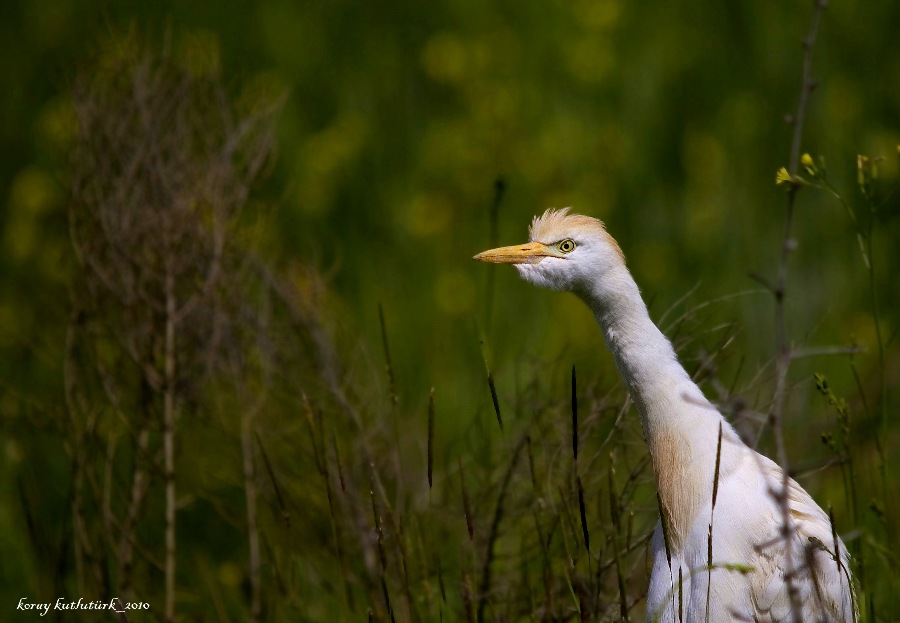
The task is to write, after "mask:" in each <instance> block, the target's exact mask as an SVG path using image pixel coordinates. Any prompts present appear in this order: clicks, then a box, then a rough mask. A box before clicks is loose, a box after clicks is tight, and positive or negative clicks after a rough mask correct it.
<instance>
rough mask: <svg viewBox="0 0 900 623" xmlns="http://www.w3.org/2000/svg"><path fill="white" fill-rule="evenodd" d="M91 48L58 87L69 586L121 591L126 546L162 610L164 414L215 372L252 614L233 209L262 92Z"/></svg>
mask: <svg viewBox="0 0 900 623" xmlns="http://www.w3.org/2000/svg"><path fill="white" fill-rule="evenodd" d="M105 52H106V55H105V56H103V57H102V58H101V59H100V61H99V62H97V63H96V64H95V65H93V66H92V67H90V68H89V69H88V70H87V71H85V72H84V73H83V74H82V75H81V77H80V79H79V80H78V82H77V84H76V86H75V93H74V103H75V110H76V113H77V117H78V123H79V140H78V143H77V147H76V150H75V153H74V162H73V182H72V189H73V192H72V195H73V200H72V203H71V209H70V214H69V216H70V230H71V237H72V243H73V245H74V247H75V250H76V254H77V258H78V260H79V262H80V265H81V267H82V269H83V270H82V272H81V280H80V283H79V284H78V285H77V288H76V290H75V291H74V292H73V298H74V305H75V311H74V313H73V322H72V326H71V331H70V340H69V341H70V348H69V352H68V361H67V364H68V365H67V374H66V386H67V390H68V391H67V395H68V403H69V404H68V406H69V415H70V448H71V451H72V454H73V460H74V473H75V488H74V494H73V501H72V505H73V515H74V524H75V526H76V529H75V550H76V563H77V567H78V570H79V578H78V584H79V588H80V589H82V592H83V593H84V589H92V590H89V591H88V592H89V593H91V592H93V591H95V590H99V591H100V593H101V594H104V595H107V594H115V595H122V596H128V595H129V594H130V592H131V587H132V585H133V578H132V568H133V564H134V556H135V551H138V552H140V553H141V554H142V555H143V557H144V558H145V559H146V560H147V561H149V562H150V563H151V564H152V565H153V566H156V567H161V568H162V569H163V570H164V574H165V617H166V619H167V620H172V619H173V618H174V613H175V590H176V560H177V559H178V556H177V549H176V530H175V526H176V507H177V504H178V500H177V497H176V463H177V457H178V441H177V436H176V430H177V427H178V426H179V422H180V421H181V419H182V418H183V417H193V416H194V414H195V413H196V412H197V411H202V410H203V409H204V408H208V405H206V407H204V406H201V405H202V404H203V401H204V400H205V396H204V392H205V388H206V386H207V385H208V383H209V382H210V380H211V379H212V378H213V377H214V376H216V375H221V374H223V373H226V374H228V375H230V376H231V377H232V378H233V379H235V384H236V386H238V387H239V388H240V390H239V392H238V393H239V394H240V397H241V399H242V400H243V401H244V402H243V403H242V404H244V405H245V408H244V410H243V414H242V415H241V418H242V423H241V426H240V431H241V438H242V442H243V443H242V445H243V450H244V475H245V483H246V493H247V507H248V516H247V521H248V524H249V526H248V527H249V533H250V541H251V543H250V552H251V558H252V560H251V564H250V566H251V569H252V570H253V572H252V577H251V584H252V608H251V611H252V614H253V616H254V618H258V617H259V615H260V601H259V590H260V587H259V566H260V563H259V557H260V553H259V552H260V546H259V543H258V538H257V536H256V528H255V511H254V508H255V488H254V480H255V475H254V474H255V468H254V463H253V461H254V459H253V444H252V429H253V418H254V417H255V414H256V413H257V412H258V411H259V408H260V406H261V401H263V400H264V396H265V392H259V391H251V389H250V388H248V387H247V384H248V382H249V381H248V379H252V378H256V379H258V380H259V381H258V383H257V385H264V384H265V379H266V378H267V376H268V373H267V369H268V368H267V364H266V361H267V358H268V353H267V346H266V344H265V340H264V339H263V338H262V337H261V336H263V335H265V333H266V331H265V325H266V322H267V317H266V314H265V311H264V310H265V306H264V305H261V304H260V303H261V301H262V300H263V298H264V290H265V288H261V287H256V286H255V285H254V284H255V283H257V282H259V281H260V280H259V278H258V276H256V273H257V272H258V271H256V268H255V265H254V263H253V262H252V261H251V256H250V255H249V254H248V253H246V252H245V251H243V250H242V248H241V246H242V244H244V243H245V242H246V241H245V240H243V239H242V236H243V234H242V224H241V218H242V212H243V210H244V208H245V206H246V204H247V199H248V195H249V193H250V190H251V188H252V186H253V184H254V182H256V181H257V180H258V179H259V178H260V176H261V175H262V174H263V173H264V172H265V168H266V166H267V163H268V162H269V160H270V159H271V155H272V150H273V144H274V142H273V141H274V139H273V132H272V130H273V120H274V112H275V110H276V109H277V107H278V101H277V100H275V99H272V98H269V99H266V98H262V99H256V100H253V98H244V99H243V101H242V102H241V104H240V105H239V104H236V103H235V101H236V100H235V98H234V97H233V96H232V95H231V94H229V93H228V92H227V90H226V88H225V86H224V84H223V81H222V79H221V77H220V75H219V73H218V71H217V70H216V69H215V67H213V68H207V70H206V71H203V72H199V73H197V72H191V71H189V70H188V68H186V67H185V66H183V65H182V64H180V63H179V61H178V60H177V59H176V58H175V57H174V56H173V55H171V54H169V53H167V52H163V53H161V54H159V53H155V52H153V51H152V49H151V48H150V47H148V46H145V45H143V44H142V43H141V42H139V41H138V40H137V38H135V37H129V38H125V39H122V40H120V41H117V45H115V46H109V47H108V48H107V49H106V51H105ZM244 229H245V228H244ZM258 389H259V387H258V386H257V387H254V390H258ZM160 445H161V448H160ZM126 465H130V477H129V478H127V479H123V477H122V475H123V474H124V473H129V472H128V471H126V470H125V466H126ZM160 478H161V479H162V481H163V484H164V489H165V496H164V499H165V502H164V509H165V510H164V515H165V522H164V525H165V548H164V551H163V552H158V551H149V549H148V545H147V544H143V543H142V542H141V540H140V537H139V536H138V530H137V529H138V524H139V522H140V521H141V519H142V518H143V517H144V516H145V515H146V511H145V501H146V498H147V492H148V489H149V487H150V486H151V484H152V483H153V482H155V481H159V479H160ZM98 519H99V520H98ZM110 562H112V564H111V565H110ZM110 568H111V569H113V570H114V573H113V574H112V576H113V577H109V574H108V570H109V569H110ZM84 594H88V593H84Z"/></svg>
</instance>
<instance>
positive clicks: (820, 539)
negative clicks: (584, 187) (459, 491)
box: [475, 210, 856, 623]
mask: <svg viewBox="0 0 900 623" xmlns="http://www.w3.org/2000/svg"><path fill="white" fill-rule="evenodd" d="M529 233H530V242H529V243H527V244H524V245H520V246H518V247H504V248H501V249H492V250H490V251H485V252H484V253H480V254H479V255H477V256H475V257H476V259H479V260H482V261H489V262H497V263H508V264H514V265H515V267H516V268H517V269H518V270H519V273H520V274H521V276H522V277H523V278H524V279H526V280H527V281H530V282H532V283H535V284H537V285H540V286H543V287H548V288H552V289H555V290H567V291H571V292H574V293H575V294H577V295H578V296H579V297H580V298H581V299H582V300H583V301H584V302H585V303H586V304H587V305H588V306H589V307H590V308H591V311H593V313H594V316H595V317H596V319H597V322H598V323H599V324H600V328H601V329H602V331H603V335H604V337H605V338H606V344H607V346H608V347H609V349H610V351H611V352H612V354H613V357H614V359H615V362H616V366H617V367H618V369H619V372H620V374H621V375H622V379H623V381H624V382H625V385H626V387H627V388H628V391H629V393H630V395H631V397H632V399H633V400H634V402H635V404H636V405H637V409H638V413H639V414H640V417H641V423H642V426H643V429H644V437H645V439H646V441H647V445H648V447H649V450H650V456H651V458H652V461H653V469H654V472H655V475H656V481H657V486H658V491H659V498H660V504H661V518H660V523H659V524H658V525H657V529H656V531H655V533H654V535H653V539H652V542H651V545H650V549H651V551H650V556H651V559H652V571H651V577H650V586H649V589H648V593H647V620H648V621H666V622H669V621H672V622H674V621H687V622H689V623H693V622H699V621H707V620H709V621H713V622H719V621H766V622H769V621H791V620H792V615H793V614H794V612H793V611H792V606H791V600H790V599H789V596H788V593H787V589H786V586H787V584H786V581H785V573H786V571H787V568H788V564H787V557H786V549H787V545H786V542H785V539H784V538H783V537H781V536H780V529H781V527H782V525H783V513H782V511H781V509H780V508H779V502H778V495H779V492H781V491H782V483H783V474H782V470H781V468H780V467H779V466H778V465H776V464H775V463H774V462H773V461H771V460H770V459H768V458H767V457H765V456H762V455H761V454H759V453H757V452H755V451H754V450H752V449H750V448H749V447H747V446H746V445H745V444H744V443H743V442H742V441H741V439H740V437H738V435H737V434H736V433H735V431H734V429H733V428H732V427H731V425H730V424H729V423H728V422H726V421H725V420H724V418H723V417H722V415H721V414H720V413H719V412H718V410H717V409H716V407H715V406H714V405H713V404H712V403H710V402H709V401H708V400H707V399H706V397H705V396H704V395H703V393H702V392H701V391H700V388H699V387H697V385H696V384H695V383H694V382H693V381H692V380H691V378H690V377H689V376H688V374H687V372H685V370H684V368H683V367H682V366H681V364H680V363H679V362H678V359H677V357H676V355H675V351H674V350H673V348H672V345H671V343H670V342H669V340H668V339H667V338H666V337H665V336H664V335H663V334H662V333H661V332H660V331H659V329H658V328H657V327H656V325H654V324H653V322H652V321H651V319H650V316H649V314H648V313H647V308H646V306H645V305H644V302H643V300H642V299H641V295H640V292H639V291H638V287H637V285H636V284H635V282H634V279H632V277H631V274H630V273H629V272H628V269H627V268H626V266H625V258H624V255H623V254H622V251H621V249H620V248H619V245H618V244H616V241H615V240H614V239H613V238H612V237H611V236H610V235H609V234H608V233H607V231H606V228H605V227H604V226H603V224H602V223H601V222H600V221H598V220H597V219H594V218H591V217H588V216H582V215H577V214H569V213H568V210H548V211H547V212H545V213H544V214H543V215H542V216H540V217H536V218H535V219H534V220H533V221H532V223H531V228H530V232H529ZM570 243H571V244H570ZM720 430H721V435H722V450H721V455H720V458H721V463H720V467H719V478H718V492H717V499H716V506H715V510H713V509H712V504H711V500H712V490H713V481H714V474H715V464H716V454H717V453H716V448H717V444H718V439H719V431H720ZM787 501H788V508H789V516H790V524H791V525H790V529H791V538H790V549H791V556H792V561H793V563H792V568H793V569H794V586H795V588H796V589H797V591H798V592H797V599H796V602H795V603H796V604H799V613H798V614H799V615H800V616H801V617H802V621H804V622H819V621H828V622H840V623H850V622H851V621H854V620H855V616H856V607H855V604H854V598H853V591H852V580H851V578H850V571H849V566H848V565H849V555H848V553H847V549H846V548H845V547H844V544H843V543H842V542H841V541H840V539H835V537H833V531H832V526H831V524H830V521H829V519H828V516H827V515H826V514H825V513H824V512H823V511H822V509H821V508H820V507H819V506H818V505H817V504H816V503H815V501H814V500H813V499H812V498H811V497H810V496H809V494H808V493H806V491H804V490H803V488H802V487H801V486H800V485H799V484H797V482H795V481H794V480H793V479H788V491H787ZM711 521H714V523H713V526H714V527H713V565H712V568H710V567H709V565H708V538H709V526H710V522H711ZM663 522H664V523H665V528H666V530H665V531H663ZM664 532H665V535H666V536H667V537H668V544H667V543H666V542H665V539H664V537H663V535H664ZM667 545H668V546H667ZM835 552H837V555H835ZM739 569H741V570H743V572H742V571H740V570H739ZM679 577H680V578H681V581H680V585H679ZM679 610H680V612H679ZM707 617H708V618H707Z"/></svg>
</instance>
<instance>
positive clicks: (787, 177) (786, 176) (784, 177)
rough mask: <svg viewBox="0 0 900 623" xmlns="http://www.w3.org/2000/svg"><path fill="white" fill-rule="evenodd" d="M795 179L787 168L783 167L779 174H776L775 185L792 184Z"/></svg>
mask: <svg viewBox="0 0 900 623" xmlns="http://www.w3.org/2000/svg"><path fill="white" fill-rule="evenodd" d="M793 181H794V179H793V178H792V177H791V174H790V173H788V170H787V167H781V168H780V169H778V173H776V174H775V183H776V184H790V183H791V182H793Z"/></svg>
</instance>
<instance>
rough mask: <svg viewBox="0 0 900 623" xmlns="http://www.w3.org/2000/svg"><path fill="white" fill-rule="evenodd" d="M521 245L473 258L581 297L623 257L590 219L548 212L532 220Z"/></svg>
mask: <svg viewBox="0 0 900 623" xmlns="http://www.w3.org/2000/svg"><path fill="white" fill-rule="evenodd" d="M528 233H529V236H528V238H529V242H528V243H526V244H522V245H518V246H512V247H500V248H498V249H490V250H488V251H483V252H481V253H479V254H478V255H476V256H475V258H474V259H476V260H480V261H482V262H492V263H495V264H513V265H515V267H516V269H517V270H518V271H519V275H521V277H522V278H523V279H525V280H526V281H530V282H531V283H533V284H535V285H538V286H541V287H544V288H550V289H552V290H567V291H570V292H574V293H576V294H579V295H582V294H584V293H587V292H588V291H590V290H591V288H592V285H593V284H594V282H596V280H597V279H602V278H603V275H604V273H606V272H607V271H608V270H609V269H610V268H614V267H617V266H623V265H624V263H625V257H624V255H623V254H622V250H621V249H620V248H619V245H618V244H617V243H616V241H615V239H613V237H612V236H610V235H609V234H608V233H607V231H606V228H605V227H604V226H603V223H602V222H600V221H599V220H597V219H595V218H592V217H590V216H584V215H581V214H569V209H568V208H563V209H562V210H554V209H552V208H551V209H549V210H547V211H546V212H544V213H543V214H542V215H541V216H536V217H534V219H533V220H532V221H531V227H529V229H528Z"/></svg>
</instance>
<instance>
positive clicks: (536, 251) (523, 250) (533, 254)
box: [473, 242, 557, 264]
mask: <svg viewBox="0 0 900 623" xmlns="http://www.w3.org/2000/svg"><path fill="white" fill-rule="evenodd" d="M556 256H557V254H556V253H554V252H553V249H552V248H551V247H548V246H547V245H545V244H544V243H542V242H529V243H527V244H520V245H518V246H514V247H500V248H499V249H490V250H488V251H482V252H481V253H479V254H478V255H476V256H475V257H474V258H473V259H476V260H478V261H480V262H491V263H493V264H537V263H538V262H540V261H541V259H542V258H545V257H556Z"/></svg>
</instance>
